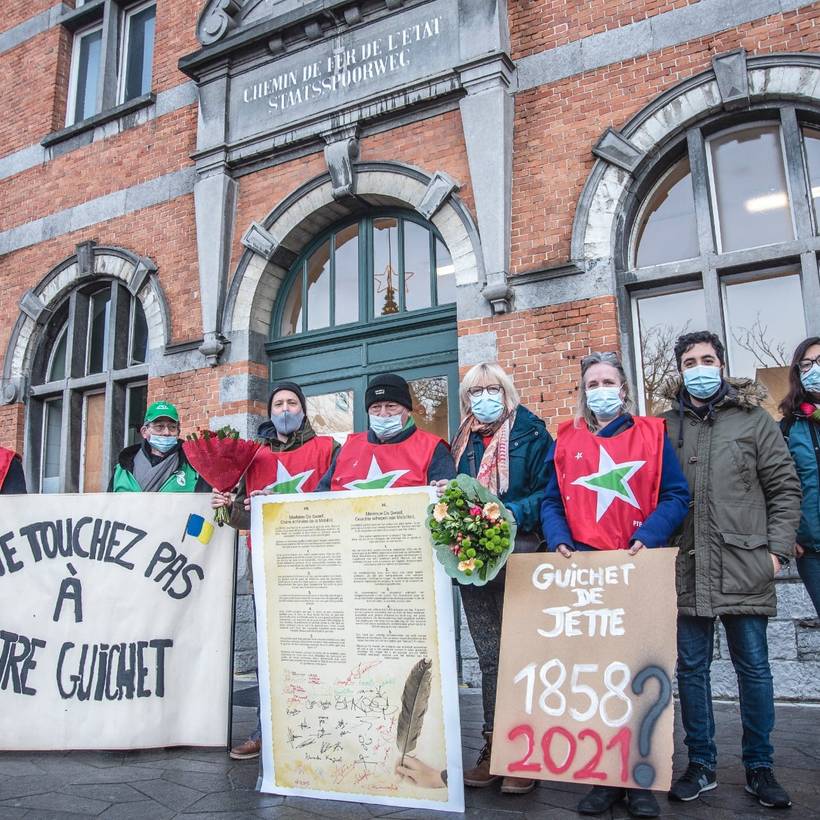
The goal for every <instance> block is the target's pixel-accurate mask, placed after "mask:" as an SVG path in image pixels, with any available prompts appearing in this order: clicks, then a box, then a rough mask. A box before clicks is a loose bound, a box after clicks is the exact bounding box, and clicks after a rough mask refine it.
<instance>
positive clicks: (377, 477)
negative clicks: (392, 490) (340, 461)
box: [345, 456, 409, 490]
mask: <svg viewBox="0 0 820 820" xmlns="http://www.w3.org/2000/svg"><path fill="white" fill-rule="evenodd" d="M407 472H409V470H389V471H388V472H386V473H385V472H383V471H382V468H381V467H379V462H378V461H376V456H373V460H372V461H371V462H370V469H369V470H368V471H367V478H359V479H357V480H356V481H351V482H350V483H349V484H345V489H346V490H386V489H387V488H388V487H392V486H393V485H394V484H395V483H396V482H397V481H398V480H399V479H400V478H401V477H402V476H403V475H404V474H405V473H407Z"/></svg>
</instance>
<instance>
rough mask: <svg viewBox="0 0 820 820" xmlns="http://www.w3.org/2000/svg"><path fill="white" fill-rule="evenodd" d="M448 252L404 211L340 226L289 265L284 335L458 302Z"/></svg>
mask: <svg viewBox="0 0 820 820" xmlns="http://www.w3.org/2000/svg"><path fill="white" fill-rule="evenodd" d="M455 296H456V290H455V276H454V273H453V263H452V260H451V259H450V254H449V252H448V250H447V247H446V246H445V244H444V242H442V240H441V237H440V236H439V235H438V232H437V231H436V230H435V228H433V227H432V226H431V225H429V224H428V223H425V222H423V221H422V220H420V219H417V218H415V217H413V216H411V215H410V214H407V213H400V212H398V213H390V212H385V213H383V214H380V215H378V216H372V215H369V216H366V217H362V218H359V219H357V220H355V221H353V222H347V223H342V224H340V225H337V226H336V227H335V229H334V230H332V231H330V232H329V233H327V234H325V235H323V236H322V237H320V238H319V239H318V240H317V241H316V242H314V243H312V245H311V246H310V248H309V250H308V251H307V253H304V254H303V255H302V256H301V257H300V258H299V260H298V261H297V262H296V264H295V265H293V267H292V268H291V271H290V274H289V277H288V297H287V299H286V300H285V301H284V304H283V306H282V309H281V314H280V316H279V322H278V325H277V323H276V322H274V327H277V326H278V335H279V336H293V335H295V334H298V333H304V332H310V331H315V330H322V329H324V328H328V327H336V326H340V325H345V324H350V323H354V322H366V321H368V320H370V319H375V318H378V317H381V316H392V315H394V314H398V313H406V312H410V311H415V310H423V309H425V308H431V307H434V306H437V305H445V304H448V303H452V302H454V301H455Z"/></svg>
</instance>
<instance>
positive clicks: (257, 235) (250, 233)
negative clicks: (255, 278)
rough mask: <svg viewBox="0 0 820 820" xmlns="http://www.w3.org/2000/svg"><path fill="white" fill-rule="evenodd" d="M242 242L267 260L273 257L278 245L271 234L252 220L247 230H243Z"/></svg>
mask: <svg viewBox="0 0 820 820" xmlns="http://www.w3.org/2000/svg"><path fill="white" fill-rule="evenodd" d="M242 244H243V245H244V246H245V247H246V248H248V249H249V250H251V251H253V252H254V253H257V254H259V256H261V257H263V258H264V259H266V260H267V261H268V262H270V260H271V259H273V255H274V254H275V253H276V249H277V248H278V247H279V242H278V241H277V239H276V238H275V237H274V236H273V234H271V233H270V232H269V231H268V230H267V228H265V227H264V226H262V225H260V224H259V223H258V222H252V223H251V226H250V227H249V228H248V230H247V231H245V234H244V236H243V237H242Z"/></svg>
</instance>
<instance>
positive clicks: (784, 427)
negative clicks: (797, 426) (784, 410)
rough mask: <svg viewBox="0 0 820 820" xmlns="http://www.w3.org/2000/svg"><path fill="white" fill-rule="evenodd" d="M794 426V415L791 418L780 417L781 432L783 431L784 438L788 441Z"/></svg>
mask: <svg viewBox="0 0 820 820" xmlns="http://www.w3.org/2000/svg"><path fill="white" fill-rule="evenodd" d="M792 427H794V416H792V417H791V418H789V419H785V418H783V419H780V432H781V433H783V438H784V439H786V441H788V440H789V433H790V432H791V429H792Z"/></svg>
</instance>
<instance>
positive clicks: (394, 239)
mask: <svg viewBox="0 0 820 820" xmlns="http://www.w3.org/2000/svg"><path fill="white" fill-rule="evenodd" d="M398 288H399V223H398V220H397V219H374V220H373V315H374V316H388V315H390V314H392V313H398V312H399V291H398Z"/></svg>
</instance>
